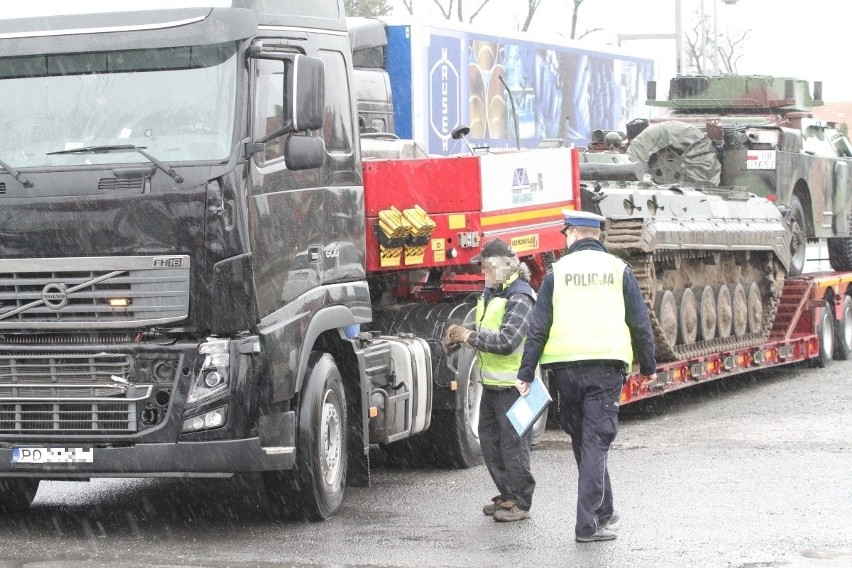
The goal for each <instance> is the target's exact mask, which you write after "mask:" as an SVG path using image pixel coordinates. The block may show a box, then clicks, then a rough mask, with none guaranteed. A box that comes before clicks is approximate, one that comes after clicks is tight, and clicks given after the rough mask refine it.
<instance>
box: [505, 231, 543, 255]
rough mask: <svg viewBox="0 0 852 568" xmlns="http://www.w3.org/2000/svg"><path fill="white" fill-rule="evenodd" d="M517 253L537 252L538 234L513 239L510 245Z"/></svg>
mask: <svg viewBox="0 0 852 568" xmlns="http://www.w3.org/2000/svg"><path fill="white" fill-rule="evenodd" d="M509 244H510V245H511V247H512V250H514V251H515V252H516V253H518V252H525V251H528V250H535V249H537V248H538V233H535V234H534V235H523V236H521V237H512V240H511V242H510V243H509Z"/></svg>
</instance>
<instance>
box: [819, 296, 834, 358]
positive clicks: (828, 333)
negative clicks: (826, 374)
mask: <svg viewBox="0 0 852 568" xmlns="http://www.w3.org/2000/svg"><path fill="white" fill-rule="evenodd" d="M821 335H822V337H820V338H819V340H820V343H821V344H822V346H823V353H825V355H826V357H831V354H832V353H834V334H833V333H832V329H831V312H829V311H828V308H825V312H824V313H823V316H822V334H821Z"/></svg>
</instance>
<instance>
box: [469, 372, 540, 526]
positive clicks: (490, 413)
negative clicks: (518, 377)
mask: <svg viewBox="0 0 852 568" xmlns="http://www.w3.org/2000/svg"><path fill="white" fill-rule="evenodd" d="M518 397H520V394H519V393H518V389H516V388H515V387H509V388H498V387H489V386H485V385H483V388H482V400H481V401H480V403H479V444H480V446H481V447H482V457H483V459H484V460H485V467H487V468H488V473H489V474H491V479H493V480H494V485H496V486H497V490H498V491H499V492H500V496H501V498H502V499H503V500H510V499H511V500H513V501H514V502H515V505H517V506H518V508H519V509H523V510H524V511H529V509H530V506H531V505H532V496H533V491H535V478H533V475H532V473H531V472H530V455H531V453H532V447H531V444H530V441H531V439H532V433H531V432H532V429H530V431H529V432H527V434H526V435H525V436H523V437H521V436H518V433H517V431H516V430H515V427H514V426H512V423H511V422H509V419H508V418H507V417H506V412H507V411H508V410H509V408H510V407H511V406H512V405H513V404H514V403H515V401H516V400H518Z"/></svg>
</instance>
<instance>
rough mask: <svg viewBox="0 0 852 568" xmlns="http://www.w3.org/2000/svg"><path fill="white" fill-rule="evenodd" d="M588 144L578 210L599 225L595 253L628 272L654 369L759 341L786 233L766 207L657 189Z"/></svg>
mask: <svg viewBox="0 0 852 568" xmlns="http://www.w3.org/2000/svg"><path fill="white" fill-rule="evenodd" d="M596 137H597V138H598V139H599V140H603V139H604V135H602V134H601V133H600V132H598V133H597V134H596ZM605 137H606V138H608V139H609V143H607V144H606V145H607V146H608V147H609V148H618V147H619V146H620V141H618V140H616V139H614V133H609V134H606V136H605ZM616 142H617V143H616ZM595 144H596V143H595V142H594V141H593V143H592V144H591V145H590V146H591V148H592V151H587V152H584V153H581V163H580V176H581V188H582V189H581V191H582V196H581V202H582V204H583V208H584V209H586V210H588V211H592V212H594V213H598V214H600V215H603V216H604V217H606V219H607V221H606V226H605V230H604V232H603V236H602V239H603V242H604V244H605V245H606V247H607V249H608V250H609V251H610V252H611V253H613V254H616V255H618V256H619V257H621V258H622V259H624V260H625V261H626V262H628V263H629V264H630V265H631V266H632V268H633V272H634V273H635V275H636V278H637V280H638V281H639V285H640V287H641V289H642V294H643V296H644V299H645V303H646V305H647V307H648V310H649V312H650V315H651V322H652V324H653V328H654V334H655V339H656V345H657V353H656V356H657V359H658V361H673V360H678V359H684V358H689V357H697V356H700V355H704V354H708V353H712V352H717V351H720V350H725V349H736V348H740V347H746V346H749V345H754V344H758V343H761V342H763V341H764V340H765V339H766V337H767V336H768V334H769V332H770V330H771V329H772V323H773V321H774V319H775V314H776V311H777V307H778V303H779V300H780V297H781V292H782V288H783V284H784V278H785V275H786V273H787V270H788V268H789V265H790V239H791V232H790V229H789V225H788V223H787V222H786V220H785V219H784V216H783V215H782V213H781V212H780V211H779V209H778V208H777V207H776V206H775V204H773V203H772V202H771V201H769V200H767V199H766V198H765V197H760V196H757V195H754V194H752V193H749V192H746V191H741V190H730V189H719V188H716V187H712V186H709V185H708V186H703V187H702V186H699V185H695V184H693V185H690V184H686V183H664V184H657V183H654V182H653V181H651V180H650V179H647V180H646V177H645V175H644V169H643V167H642V165H641V164H639V163H638V162H636V161H635V160H633V159H631V158H630V157H629V156H628V155H627V154H625V153H623V152H622V151H619V150H618V149H609V150H604V151H600V148H598V151H594V150H595V148H594V147H595ZM598 144H599V142H598Z"/></svg>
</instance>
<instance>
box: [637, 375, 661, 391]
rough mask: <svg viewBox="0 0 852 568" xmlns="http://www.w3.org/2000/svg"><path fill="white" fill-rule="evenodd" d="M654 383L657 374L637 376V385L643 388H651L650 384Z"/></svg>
mask: <svg viewBox="0 0 852 568" xmlns="http://www.w3.org/2000/svg"><path fill="white" fill-rule="evenodd" d="M656 381H657V373H654V374H653V375H643V374H641V373H640V374H639V384H640V385H642V386H643V387H645V388H648V387H649V386H651V384H652V383H654V382H656Z"/></svg>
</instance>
